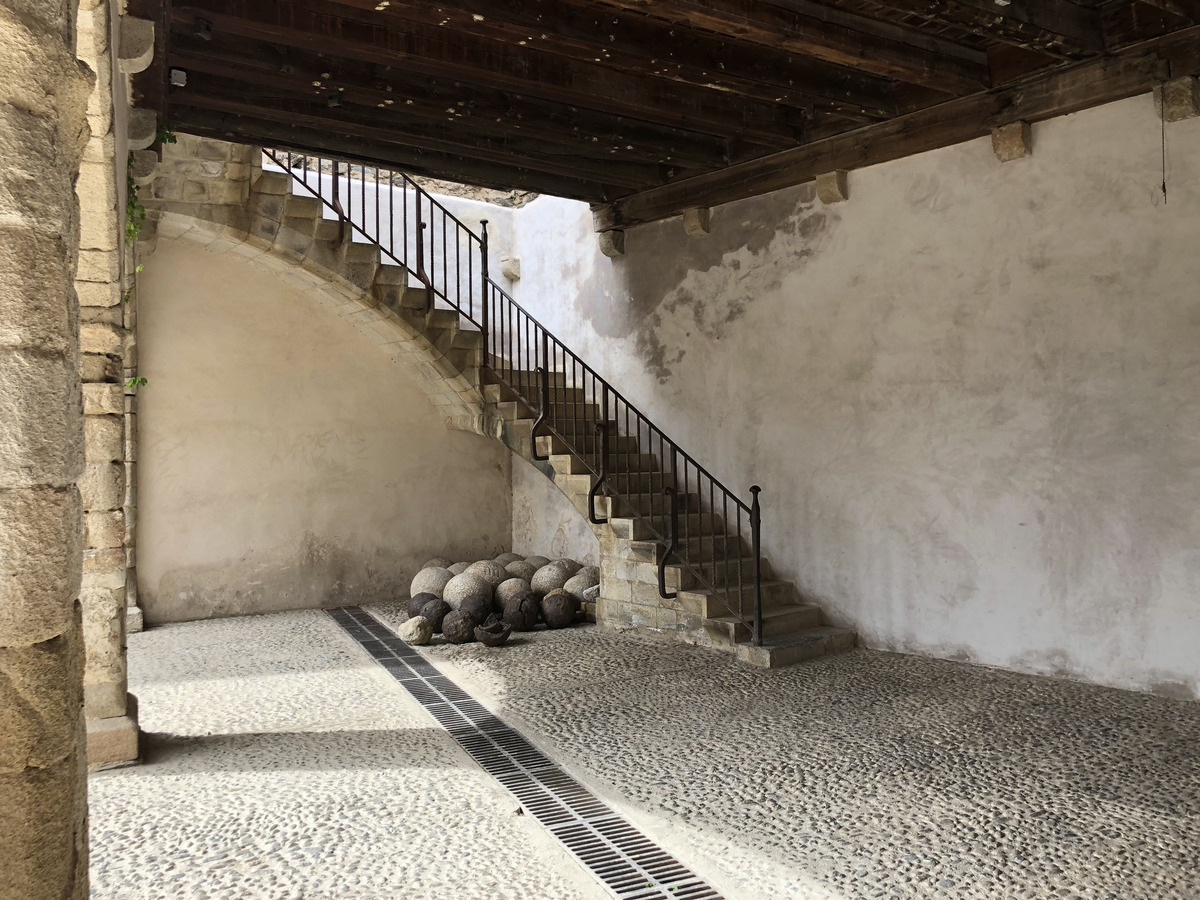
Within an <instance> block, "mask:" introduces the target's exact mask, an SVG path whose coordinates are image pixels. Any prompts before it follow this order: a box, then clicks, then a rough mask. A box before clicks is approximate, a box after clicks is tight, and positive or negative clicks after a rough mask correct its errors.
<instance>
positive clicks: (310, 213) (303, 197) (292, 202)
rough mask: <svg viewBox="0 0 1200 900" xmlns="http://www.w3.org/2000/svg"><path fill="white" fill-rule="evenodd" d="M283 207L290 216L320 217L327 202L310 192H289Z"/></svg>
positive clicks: (286, 214)
mask: <svg viewBox="0 0 1200 900" xmlns="http://www.w3.org/2000/svg"><path fill="white" fill-rule="evenodd" d="M283 208H284V215H285V216H288V217H289V218H304V219H319V218H321V210H322V209H324V208H325V204H324V203H322V202H321V201H320V200H319V199H318V198H316V197H313V196H311V195H309V194H288V195H287V202H286V203H285V204H284V207H283Z"/></svg>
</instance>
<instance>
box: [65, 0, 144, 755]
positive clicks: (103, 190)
mask: <svg viewBox="0 0 1200 900" xmlns="http://www.w3.org/2000/svg"><path fill="white" fill-rule="evenodd" d="M117 13H118V10H117V7H116V5H115V4H114V3H110V2H109V0H81V2H80V5H79V14H78V19H77V24H78V47H77V51H78V54H79V58H80V59H81V60H83V61H84V62H85V63H87V64H88V65H89V66H91V67H92V68H93V69H94V70H95V71H96V72H97V73H99V76H98V78H97V80H96V84H95V88H94V89H93V91H92V93H91V97H90V98H89V100H88V106H87V118H88V125H89V126H90V128H91V138H90V140H89V141H88V143H87V147H86V149H85V150H84V154H83V162H82V165H81V167H80V173H79V182H78V184H77V186H76V191H77V193H78V195H79V208H80V237H79V248H80V250H79V252H80V265H79V272H78V275H77V277H76V289H77V291H78V293H79V300H80V307H81V308H80V320H81V324H80V351H81V355H80V359H79V374H80V377H81V379H82V381H83V412H84V416H85V417H86V419H85V424H84V437H85V440H84V477H83V479H82V480H81V481H80V485H79V488H80V493H81V495H82V501H83V541H84V544H83V582H82V591H81V593H80V602H81V604H82V607H83V643H84V651H85V652H84V670H83V705H84V712H85V713H86V715H87V736H88V741H87V746H88V764H89V767H90V768H93V769H96V768H104V767H106V766H113V765H120V764H124V763H129V762H133V761H134V760H136V759H137V756H138V729H137V716H136V708H135V705H134V701H133V699H132V698H131V697H129V696H128V693H127V687H128V684H127V678H126V672H127V669H126V649H125V635H126V630H127V627H128V625H129V624H130V623H132V624H133V625H134V627H135V628H140V610H138V609H137V607H136V605H133V606H132V609H131V608H130V604H131V602H133V603H136V596H135V597H134V598H131V597H130V591H129V587H128V585H129V584H130V583H131V582H132V583H136V581H135V579H134V577H133V573H132V570H131V562H132V556H133V527H132V525H133V514H134V506H133V504H134V503H135V502H136V501H135V500H134V498H133V492H132V482H133V479H132V476H133V465H134V463H133V456H132V447H133V445H134V443H135V442H134V440H133V437H134V432H133V431H132V426H133V424H134V418H133V412H132V409H133V399H134V398H133V396H132V392H133V390H134V388H133V387H132V386H131V387H126V383H127V382H128V380H129V378H131V377H132V375H131V374H130V369H131V367H132V366H134V365H136V360H135V359H134V358H133V331H132V328H133V324H134V323H133V309H132V303H131V300H132V298H133V296H134V294H135V293H136V292H135V290H134V277H135V275H136V259H135V256H134V248H135V246H136V242H135V241H134V240H132V237H133V236H132V234H130V235H127V234H126V213H125V205H126V203H125V201H126V199H127V183H128V180H129V178H131V177H132V175H133V166H132V165H131V163H130V154H129V149H130V138H129V133H128V132H129V128H130V125H129V118H130V117H129V116H128V114H127V113H128V110H127V108H126V102H125V98H126V96H127V95H128V88H127V84H126V75H127V74H128V73H129V72H134V71H138V70H139V69H140V68H145V66H146V65H147V64H148V63H149V60H150V56H151V53H150V52H149V51H148V50H147V41H148V40H149V45H150V46H151V48H152V43H153V40H152V39H153V33H154V27H153V24H152V23H150V22H144V21H141V20H136V19H134V20H130V19H126V18H123V17H120V16H119V15H118V14H117ZM126 34H129V35H132V36H133V38H134V39H133V40H132V42H131V43H132V46H130V47H128V48H124V49H125V50H126V51H128V52H126V53H124V54H122V49H123V48H122V47H120V46H114V38H113V36H114V35H121V36H124V35H126ZM152 119H153V116H151V120H152ZM151 131H153V122H151ZM151 155H153V154H151ZM135 594H136V592H135Z"/></svg>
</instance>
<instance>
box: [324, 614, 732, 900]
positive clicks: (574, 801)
mask: <svg viewBox="0 0 1200 900" xmlns="http://www.w3.org/2000/svg"><path fill="white" fill-rule="evenodd" d="M328 612H329V615H330V616H331V617H332V618H333V620H334V621H335V622H337V623H338V624H339V625H340V626H341V627H342V628H343V629H345V631H346V632H347V634H349V635H350V636H351V637H353V638H354V639H355V640H356V641H358V643H359V644H360V645H362V647H363V648H364V649H365V650H366V651H367V652H368V653H369V654H370V655H371V657H372V658H373V659H374V660H375V661H376V662H377V663H379V664H380V665H381V666H383V668H384V669H386V670H387V671H388V673H389V674H391V676H392V677H393V678H395V679H396V680H397V681H398V682H400V684H401V685H403V687H404V689H405V690H406V691H408V692H409V693H410V694H411V695H412V696H413V697H414V698H415V699H416V701H417V702H418V703H420V704H421V705H422V706H423V707H425V709H427V710H428V711H429V713H430V714H431V715H432V716H433V717H434V718H435V719H436V720H437V721H438V723H439V724H440V725H441V726H442V727H443V728H445V729H446V731H447V732H449V733H450V735H451V737H453V738H454V739H455V740H456V741H458V743H459V744H460V745H461V746H462V747H463V749H464V750H466V751H467V753H469V754H471V757H472V758H473V759H474V760H475V761H476V762H477V763H479V765H481V766H482V767H483V768H484V770H485V771H487V772H488V773H489V774H490V775H492V776H494V777H495V779H496V780H497V781H499V782H500V783H501V784H502V785H504V787H506V788H507V789H508V790H509V791H510V792H511V793H512V794H513V796H515V797H516V798H517V800H518V801H520V803H521V806H523V807H524V808H525V809H526V810H527V811H528V812H529V814H530V815H532V816H533V817H534V818H535V819H537V820H538V821H539V822H541V823H542V825H544V826H545V827H546V828H547V829H548V830H549V831H550V833H551V834H552V835H554V837H555V838H557V839H558V840H559V842H561V843H562V844H563V846H565V847H566V848H567V849H568V850H569V851H571V853H572V854H573V855H574V856H575V858H576V859H578V860H579V861H580V862H581V863H583V865H584V866H586V867H587V868H588V869H589V870H591V872H592V873H593V874H594V875H595V876H596V877H597V878H599V879H600V881H601V882H602V883H603V884H604V885H605V886H606V887H607V888H608V889H609V890H611V891H612V892H613V894H614V895H615V896H617V897H620V898H622V900H654V898H663V897H667V898H673V900H679V898H683V900H721V895H720V894H718V893H717V892H716V891H715V890H713V888H712V887H710V886H709V885H708V884H706V883H705V882H704V881H703V880H702V879H700V878H698V877H697V876H696V875H695V874H694V873H693V872H692V871H691V870H689V869H688V868H687V866H685V865H683V863H681V862H679V860H677V859H675V857H673V856H671V854H669V853H667V852H666V851H665V850H663V849H662V848H661V847H658V846H657V845H656V844H655V843H654V842H653V841H651V840H650V839H649V838H647V837H646V836H645V835H644V834H642V833H641V832H640V831H638V830H637V829H636V828H634V827H633V826H632V825H630V824H629V823H628V822H626V821H625V820H624V819H622V818H621V817H620V816H619V815H617V814H616V813H615V812H613V811H612V810H611V809H609V808H608V807H607V806H606V805H605V804H604V803H603V802H602V801H601V800H600V799H598V798H597V797H596V796H595V795H594V794H592V792H591V791H589V790H588V789H587V788H585V787H584V786H583V785H581V784H580V783H579V782H578V781H576V780H575V779H574V778H572V777H571V776H570V775H568V774H567V773H566V772H564V771H563V770H562V769H560V768H559V767H558V766H557V765H555V764H554V763H553V762H551V760H550V759H549V758H548V757H547V756H546V755H545V754H543V753H542V752H541V751H540V750H538V749H537V748H535V747H534V746H533V745H532V744H530V743H529V742H528V741H527V740H525V738H523V737H521V735H520V734H518V733H517V732H515V731H513V730H512V729H511V728H509V727H508V726H507V725H505V724H504V723H503V722H502V721H500V720H499V719H497V718H496V717H495V716H494V715H493V714H492V713H490V712H488V710H487V709H486V708H484V706H483V705H482V704H480V703H478V702H477V701H475V700H472V699H471V696H470V694H468V693H467V692H466V691H464V690H463V689H462V688H460V687H459V686H458V685H456V684H455V683H454V682H453V681H451V680H450V679H449V678H447V677H446V676H445V675H443V674H441V672H439V671H438V670H437V668H436V667H434V666H433V665H432V664H431V663H430V662H429V661H427V660H426V659H425V658H424V657H423V656H421V654H419V653H418V652H417V651H416V650H414V649H413V648H412V647H410V646H408V644H406V643H404V642H403V641H402V640H400V639H399V638H397V637H396V635H395V634H393V633H392V631H391V629H389V628H388V627H387V626H386V625H384V624H383V623H382V622H380V621H379V620H378V619H376V618H375V617H374V616H372V615H371V614H370V613H368V612H366V611H365V610H362V609H359V608H357V607H346V608H343V609H332V610H328Z"/></svg>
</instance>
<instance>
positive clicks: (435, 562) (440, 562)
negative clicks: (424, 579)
mask: <svg viewBox="0 0 1200 900" xmlns="http://www.w3.org/2000/svg"><path fill="white" fill-rule="evenodd" d="M453 563H454V560H452V559H446V557H444V556H435V557H434V558H433V559H431V560H429V561H427V562H426V563H425V565H423V566H421V568H422V569H448V568H450V566H451V565H453Z"/></svg>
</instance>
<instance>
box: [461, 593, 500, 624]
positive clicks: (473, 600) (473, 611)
mask: <svg viewBox="0 0 1200 900" xmlns="http://www.w3.org/2000/svg"><path fill="white" fill-rule="evenodd" d="M458 611H459V612H464V613H466V614H467V615H468V616H470V617H471V619H472V620H473V621H474V622H475V624H476V625H482V624H483V623H484V622H485V621H486V620H487V617H488V615H489V614H490V613H491V611H492V602H491V601H490V600H485V599H483V598H482V597H478V596H476V597H468V598H467V599H466V600H464V601H463V602H462V604H461V605H460V606H459V607H458Z"/></svg>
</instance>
